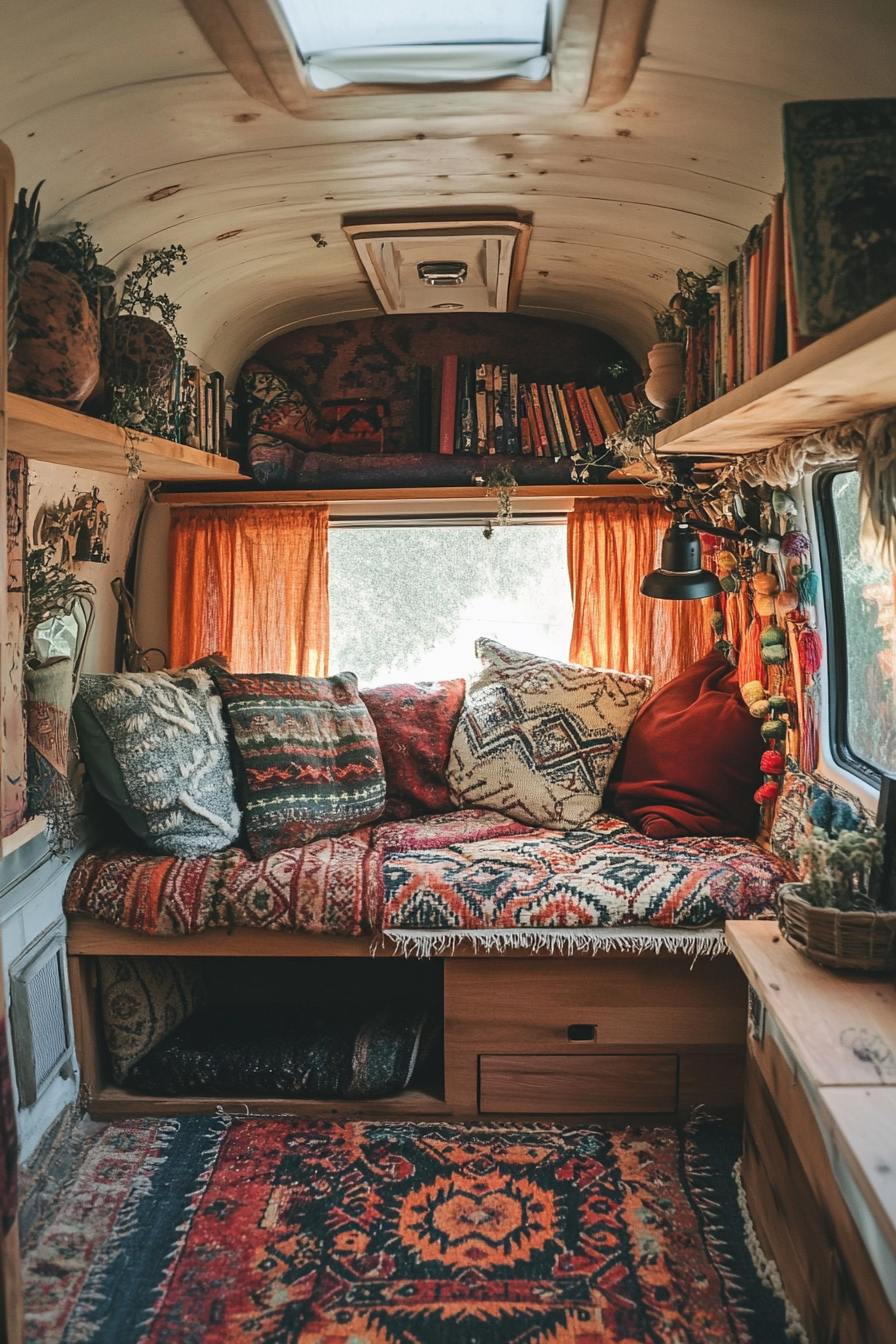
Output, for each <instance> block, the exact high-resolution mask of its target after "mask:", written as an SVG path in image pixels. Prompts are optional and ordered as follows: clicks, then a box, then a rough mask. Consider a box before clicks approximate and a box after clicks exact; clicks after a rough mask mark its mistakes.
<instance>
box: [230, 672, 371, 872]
mask: <svg viewBox="0 0 896 1344" xmlns="http://www.w3.org/2000/svg"><path fill="white" fill-rule="evenodd" d="M215 680H216V682H217V684H218V688H219V690H220V691H221V697H222V699H223V701H224V705H225V708H226V711H227V715H228V718H229V720H230V725H231V728H232V729H233V737H234V743H235V746H236V750H237V753H238V755H239V758H240V761H241V767H242V794H243V801H244V807H245V821H246V832H247V835H248V837H249V845H250V848H251V850H252V853H253V855H254V856H255V857H256V858H258V859H262V858H264V857H265V856H266V855H268V854H273V853H274V851H275V850H278V849H287V848H290V847H292V846H294V845H305V844H308V842H309V841H311V840H316V839H318V838H319V837H320V836H325V835H339V834H341V833H343V832H345V831H350V830H353V829H355V827H357V826H362V825H364V824H365V822H368V821H373V820H374V819H375V818H376V817H378V816H380V814H381V813H382V810H383V806H384V804H385V801H386V782H385V776H384V774H383V759H382V756H381V754H380V747H379V742H378V740H377V735H376V728H375V727H374V724H373V720H372V719H371V717H370V715H369V714H368V712H367V708H366V706H365V704H364V701H363V700H362V699H361V697H360V696H359V695H358V680H357V677H356V676H355V675H354V673H353V672H346V673H344V674H343V675H342V676H336V677H290V676H286V675H283V674H279V673H273V672H271V673H264V674H259V675H247V676H236V675H235V674H233V673H231V672H225V671H223V669H222V670H221V671H218V672H216V673H215Z"/></svg>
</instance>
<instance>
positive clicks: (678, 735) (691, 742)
mask: <svg viewBox="0 0 896 1344" xmlns="http://www.w3.org/2000/svg"><path fill="white" fill-rule="evenodd" d="M764 749H765V743H764V742H763V739H762V735H761V733H760V732H759V728H758V725H757V723H756V720H755V719H754V718H753V716H752V714H751V713H750V711H749V709H748V708H747V706H746V705H745V704H744V700H743V697H742V696H741V694H740V683H739V682H738V679H737V668H734V667H732V666H731V664H730V663H729V662H728V660H727V658H723V657H722V655H721V654H720V653H710V654H709V655H708V656H707V657H706V658H701V659H700V660H699V662H696V663H693V664H692V665H691V666H690V667H688V668H686V669H685V671H684V672H682V673H681V675H680V676H677V677H675V679H674V680H673V681H670V682H668V683H667V684H666V685H665V686H664V687H663V688H662V689H661V690H660V691H657V693H656V695H653V696H651V697H650V699H649V700H648V701H647V703H646V704H645V705H643V706H642V707H641V709H640V710H639V712H638V716H637V718H636V719H635V721H634V723H633V724H632V727H631V732H630V733H629V735H628V737H627V738H626V739H625V744H624V745H623V748H622V751H621V752H620V753H619V759H618V760H617V762H616V765H615V767H614V770H613V773H612V775H611V776H610V783H609V785H608V786H607V791H606V794H605V795H604V806H605V808H606V809H607V811H609V812H617V813H618V814H619V816H621V817H624V818H625V820H626V821H630V822H631V824H632V825H633V826H635V827H637V829H638V830H639V831H642V832H643V833H644V834H645V835H650V836H653V837H654V839H657V840H662V839H670V838H672V837H673V836H680V835H740V836H746V837H749V838H751V839H752V838H753V837H754V836H755V834H756V830H757V828H758V824H759V809H758V807H757V806H756V803H755V802H754V801H753V795H754V793H755V792H756V789H757V788H758V787H759V785H760V784H761V783H762V774H761V771H760V769H759V761H760V758H761V756H762V753H763V750H764Z"/></svg>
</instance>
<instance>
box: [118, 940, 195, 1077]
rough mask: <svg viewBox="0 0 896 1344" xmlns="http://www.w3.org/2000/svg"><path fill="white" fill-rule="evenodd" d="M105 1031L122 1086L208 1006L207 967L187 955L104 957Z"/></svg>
mask: <svg viewBox="0 0 896 1344" xmlns="http://www.w3.org/2000/svg"><path fill="white" fill-rule="evenodd" d="M98 961H99V972H100V999H101V1001H102V1005H103V1027H104V1028H105V1034H106V1045H107V1046H108V1047H109V1055H110V1058H111V1060H112V1076H113V1078H114V1079H115V1081H116V1083H120V1082H122V1081H123V1080H124V1078H125V1075H126V1074H127V1072H128V1070H129V1069H131V1068H133V1066H134V1065H135V1064H136V1063H137V1062H138V1060H141V1059H143V1057H144V1055H148V1054H149V1053H150V1051H151V1050H153V1049H154V1048H155V1047H156V1046H157V1045H159V1043H160V1042H161V1041H163V1040H164V1039H165V1037H166V1036H169V1035H170V1034H171V1032H172V1031H174V1030H175V1029H176V1028H177V1027H179V1026H180V1025H181V1023H183V1022H185V1021H186V1020H187V1018H188V1017H190V1016H191V1015H192V1014H193V1013H195V1012H196V1011H197V1010H198V1009H200V1008H204V1007H205V1005H206V1004H207V1003H208V989H207V986H206V984H205V980H204V978H203V975H202V971H201V969H200V968H199V967H198V966H197V965H196V963H195V962H194V961H191V960H189V959H186V960H185V959H184V958H183V957H99V958H98Z"/></svg>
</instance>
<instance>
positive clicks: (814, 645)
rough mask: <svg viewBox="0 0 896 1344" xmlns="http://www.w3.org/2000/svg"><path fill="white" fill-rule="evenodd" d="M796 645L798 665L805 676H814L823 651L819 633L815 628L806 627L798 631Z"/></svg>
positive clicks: (819, 665) (819, 664)
mask: <svg viewBox="0 0 896 1344" xmlns="http://www.w3.org/2000/svg"><path fill="white" fill-rule="evenodd" d="M796 647H797V652H798V653H799V659H800V667H801V668H802V669H803V672H804V673H805V674H806V676H807V677H814V675H815V673H816V672H817V671H818V669H819V668H820V667H821V659H822V653H823V650H822V645H821V635H819V633H818V631H817V630H810V629H809V628H808V627H807V628H806V629H805V630H801V631H800V634H799V637H798V639H797V645H796Z"/></svg>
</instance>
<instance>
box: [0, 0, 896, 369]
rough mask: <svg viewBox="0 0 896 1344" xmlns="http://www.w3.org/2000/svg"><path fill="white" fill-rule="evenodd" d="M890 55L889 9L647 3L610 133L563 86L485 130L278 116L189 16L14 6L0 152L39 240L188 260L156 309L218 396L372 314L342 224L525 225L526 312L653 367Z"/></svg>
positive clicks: (403, 99)
mask: <svg viewBox="0 0 896 1344" xmlns="http://www.w3.org/2000/svg"><path fill="white" fill-rule="evenodd" d="M579 3H580V5H582V6H583V7H588V6H590V5H591V4H592V0H579ZM594 8H596V9H599V0H594ZM592 50H593V43H592ZM894 50H896V4H893V2H892V0H852V2H851V3H850V4H849V5H846V4H844V3H843V0H657V4H656V9H655V11H654V15H653V20H652V23H651V27H650V31H649V34H648V39H647V54H646V55H645V56H644V58H643V59H642V61H641V65H640V68H639V70H638V73H637V74H636V76H635V79H634V82H633V84H632V86H631V88H630V89H629V91H628V93H627V94H626V96H625V97H624V99H623V100H622V101H621V102H619V103H618V104H616V105H615V106H611V107H608V108H606V109H605V110H603V111H600V112H589V111H584V110H581V102H582V98H581V92H582V90H581V89H580V88H578V89H577V87H575V80H572V81H571V83H570V87H569V89H568V90H566V91H565V92H564V90H562V89H561V90H560V92H559V93H557V92H555V93H552V94H550V95H544V94H539V93H536V92H534V91H533V92H531V93H504V94H498V93H493V94H490V95H478V96H477V98H478V103H477V105H478V107H479V108H480V110H479V111H478V112H477V113H475V114H472V113H471V110H470V109H471V106H473V100H472V99H471V97H470V96H469V95H466V94H463V93H453V94H452V93H440V94H432V95H428V96H425V95H424V96H421V95H419V94H418V95H414V96H413V97H411V96H410V95H398V96H396V95H394V94H392V95H380V96H378V97H357V98H342V99H339V100H333V101H328V102H326V103H325V104H324V105H322V106H315V107H314V108H313V109H312V110H311V112H310V113H309V114H308V115H306V116H301V117H289V116H287V115H284V114H283V113H281V112H278V111H275V110H273V109H272V108H270V107H268V106H266V105H265V104H262V103H259V102H256V101H254V100H253V99H252V98H250V97H249V96H248V95H247V94H246V93H244V92H243V90H242V88H241V87H240V86H239V85H238V84H237V83H236V81H235V80H234V78H233V76H232V75H231V74H230V73H229V71H228V70H227V69H226V68H225V67H224V66H223V65H222V63H221V62H220V61H219V59H218V58H217V57H216V56H215V54H214V53H213V51H212V50H211V48H210V47H209V45H208V44H207V42H206V41H205V39H204V38H203V36H202V35H201V33H200V31H199V29H198V28H197V27H196V26H195V24H194V22H193V20H192V19H191V17H190V15H189V14H188V12H187V10H186V9H185V8H184V7H183V4H182V3H181V0H139V3H133V2H130V3H124V4H123V3H122V2H121V0H78V3H77V4H72V3H70V0H7V5H6V9H5V22H4V41H3V44H2V54H0V90H2V94H0V138H2V139H3V140H5V141H6V143H7V144H8V145H9V146H10V148H11V150H12V151H13V154H14V155H15V158H16V165H17V173H18V180H19V183H20V184H22V185H25V186H28V187H31V186H33V185H34V184H35V183H36V182H37V181H38V180H39V179H40V178H46V185H45V187H44V189H43V192H42V197H43V202H44V205H43V223H44V224H45V225H46V226H48V229H47V231H48V232H49V231H53V232H56V231H63V230H64V228H65V227H66V226H67V225H69V224H70V223H71V222H72V221H74V220H83V221H85V223H86V224H87V225H88V227H89V229H90V231H91V232H92V234H93V235H94V237H95V239H96V240H97V242H99V243H100V244H101V245H102V247H103V249H104V253H103V258H102V259H103V261H104V262H106V263H107V264H109V265H112V266H114V267H115V268H116V269H119V270H124V269H127V267H128V266H129V265H131V264H133V262H134V261H135V260H137V259H139V257H140V255H141V254H142V252H143V251H144V250H146V249H148V248H152V247H158V246H160V245H163V244H165V243H170V242H181V243H183V244H184V245H185V246H186V248H187V252H188V254H189V265H188V266H187V267H186V268H184V269H183V270H182V271H180V272H178V273H177V274H176V275H174V276H172V277H171V279H170V281H169V282H168V283H167V289H168V292H169V293H170V294H171V296H172V298H174V299H176V300H177V301H178V302H180V303H181V304H182V305H183V311H182V314H181V325H182V328H183V330H184V331H185V332H186V333H187V335H188V338H189V344H190V349H191V350H192V351H193V353H194V355H196V356H198V357H199V358H200V359H202V360H203V361H205V362H206V363H207V364H208V365H209V366H210V367H217V368H221V369H223V370H224V371H225V372H226V373H227V374H228V375H232V374H233V372H235V370H236V369H237V368H238V367H239V365H240V364H241V362H242V360H243V359H244V358H245V356H246V355H247V354H249V353H250V352H251V351H252V350H253V349H255V348H257V347H258V346H259V345H261V344H262V343H263V342H265V341H267V340H269V339H270V338H271V337H272V336H274V335H276V334H277V333H278V332H281V331H284V330H287V329H289V328H290V327H294V326H296V325H299V324H302V323H307V322H312V321H326V320H327V319H334V320H335V319H339V318H345V317H356V316H366V315H371V314H374V313H376V312H378V311H379V309H378V306H377V305H376V303H375V302H374V300H373V296H372V291H371V290H370V288H369V286H368V284H367V281H366V280H365V279H364V278H363V277H362V276H361V274H360V271H359V268H358V265H357V262H356V261H355V258H354V256H353V254H352V252H351V249H350V246H349V244H348V241H347V240H346V238H345V236H344V235H343V233H342V230H341V218H342V216H343V215H344V214H348V213H350V212H356V211H370V210H384V211H385V210H402V209H404V210H407V209H424V208H427V207H439V208H445V207H451V208H454V207H456V208H457V209H458V210H459V211H463V209H464V208H466V209H470V208H473V207H476V208H491V207H497V206H500V207H512V208H515V209H517V210H521V211H526V212H531V215H532V218H533V223H534V232H533V236H532V244H531V247H530V250H529V259H528V264H527V268H526V274H525V278H524V282H523V289H522V297H521V303H520V309H521V311H522V312H525V313H531V314H533V315H536V316H542V317H556V318H562V319H566V320H578V321H582V322H586V323H588V324H590V325H593V326H596V327H600V328H602V329H603V330H605V331H607V332H608V333H609V334H610V335H612V336H614V337H616V338H617V339H618V340H620V341H621V342H622V343H623V344H624V345H625V346H626V347H627V348H628V349H630V350H631V351H632V353H633V354H634V355H635V356H636V358H639V359H643V356H644V352H645V350H646V349H647V348H648V347H649V346H650V344H651V343H652V341H653V339H654V332H653V324H652V313H653V311H654V310H655V309H656V308H657V307H659V306H662V305H663V304H664V303H665V302H666V301H667V300H668V298H669V295H670V294H671V293H672V291H673V290H674V288H675V283H674V280H675V272H676V270H677V269H678V268H679V267H681V266H686V267H689V268H692V269H696V270H705V269H707V268H708V267H710V266H711V265H712V264H713V263H714V262H718V261H727V260H729V259H730V258H731V257H732V256H733V255H734V251H735V249H736V247H737V246H738V245H739V243H740V242H741V241H742V239H743V237H744V235H745V233H746V232H747V230H748V229H749V228H750V227H751V226H752V225H753V224H754V223H756V222H757V221H758V220H760V219H762V218H763V216H764V215H765V214H766V213H767V210H768V204H769V198H770V196H771V195H772V194H773V193H774V192H775V191H776V190H778V189H779V188H780V185H781V182H782V179H783V167H782V161H781V133H780V118H781V104H782V103H784V102H786V101H788V100H792V99H800V98H821V97H837V98H845V97H883V96H894V95H896V73H894V71H896V64H894V60H893V55H894ZM590 58H591V52H589V51H586V52H585V53H584V56H583V57H582V59H583V60H586V61H587V64H588V66H590ZM174 188H176V190H173V189H174ZM165 189H169V190H168V191H167V194H166V192H165ZM153 197H155V199H152V198H153ZM318 234H319V235H321V237H322V238H323V239H324V240H325V241H326V244H327V246H326V247H320V246H318V245H317V244H316V243H315V241H314V240H313V238H312V235H318Z"/></svg>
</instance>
